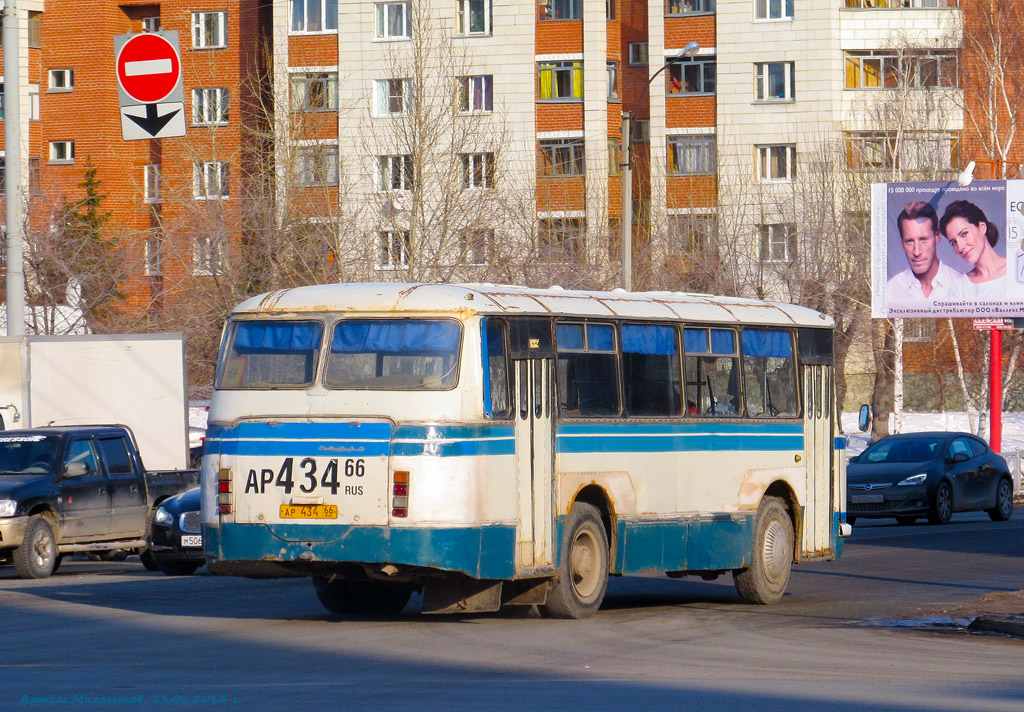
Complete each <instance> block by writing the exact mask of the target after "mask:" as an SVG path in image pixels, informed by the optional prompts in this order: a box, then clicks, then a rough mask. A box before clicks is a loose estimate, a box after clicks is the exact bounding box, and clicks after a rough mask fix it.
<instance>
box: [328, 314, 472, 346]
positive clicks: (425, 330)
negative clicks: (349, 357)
mask: <svg viewBox="0 0 1024 712" xmlns="http://www.w3.org/2000/svg"><path fill="white" fill-rule="evenodd" d="M458 341H459V325H458V324H456V323H454V322H450V321H396V320H393V319H381V320H365V319H360V320H350V321H342V322H341V323H339V324H338V325H337V326H336V327H334V339H333V340H332V341H331V352H332V353H367V352H370V351H377V352H383V353H403V352H422V351H452V350H454V349H455V348H456V347H457V346H458Z"/></svg>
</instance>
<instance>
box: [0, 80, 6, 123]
mask: <svg viewBox="0 0 1024 712" xmlns="http://www.w3.org/2000/svg"><path fill="white" fill-rule="evenodd" d="M6 100H7V93H6V92H5V91H4V85H3V84H0V121H3V120H4V101H6Z"/></svg>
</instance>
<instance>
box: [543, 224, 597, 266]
mask: <svg viewBox="0 0 1024 712" xmlns="http://www.w3.org/2000/svg"><path fill="white" fill-rule="evenodd" d="M586 230H587V221H586V219H585V218H541V219H540V220H539V221H538V223H537V248H538V250H539V251H540V258H541V259H542V260H544V261H546V262H564V261H567V260H578V259H580V258H581V257H583V251H584V249H583V248H584V240H583V236H584V234H585V233H586Z"/></svg>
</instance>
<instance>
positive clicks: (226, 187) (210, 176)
mask: <svg viewBox="0 0 1024 712" xmlns="http://www.w3.org/2000/svg"><path fill="white" fill-rule="evenodd" d="M192 197H193V198H195V199H196V200H227V199H228V198H230V197H231V164H230V163H228V161H196V162H195V163H194V164H192Z"/></svg>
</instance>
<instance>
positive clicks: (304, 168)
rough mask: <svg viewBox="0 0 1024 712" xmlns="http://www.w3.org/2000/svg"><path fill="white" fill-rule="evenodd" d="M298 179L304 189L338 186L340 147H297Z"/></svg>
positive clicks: (332, 145) (324, 145)
mask: <svg viewBox="0 0 1024 712" xmlns="http://www.w3.org/2000/svg"><path fill="white" fill-rule="evenodd" d="M295 152H296V166H297V170H296V178H297V182H298V185H299V186H300V187H302V188H314V187H320V186H332V185H338V146H337V144H318V145H312V146H297V147H296V148H295Z"/></svg>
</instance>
